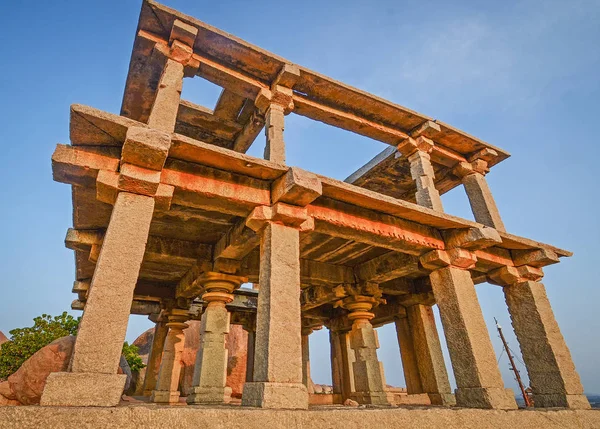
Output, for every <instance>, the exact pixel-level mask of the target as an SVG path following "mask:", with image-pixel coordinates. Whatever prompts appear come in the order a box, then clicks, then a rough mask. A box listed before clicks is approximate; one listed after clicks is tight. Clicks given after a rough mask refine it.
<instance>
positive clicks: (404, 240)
mask: <svg viewBox="0 0 600 429" xmlns="http://www.w3.org/2000/svg"><path fill="white" fill-rule="evenodd" d="M308 212H309V214H310V216H312V217H313V218H314V220H315V231H316V232H320V233H323V234H327V235H331V236H334V237H341V238H346V239H348V240H354V241H358V242H361V243H366V244H370V245H372V246H377V247H383V248H385V249H390V250H395V251H398V252H403V253H409V254H413V255H420V254H421V253H423V252H424V251H425V250H427V249H443V248H444V242H443V240H442V239H441V237H440V235H439V233H438V231H437V230H434V229H433V228H429V227H426V226H424V225H418V224H416V223H412V222H409V221H405V220H401V219H398V218H395V217H391V216H385V215H381V214H380V213H376V212H370V211H369V212H366V211H365V212H362V213H360V215H359V214H354V213H347V212H344V211H342V210H340V209H336V208H334V207H326V206H316V205H309V206H308Z"/></svg>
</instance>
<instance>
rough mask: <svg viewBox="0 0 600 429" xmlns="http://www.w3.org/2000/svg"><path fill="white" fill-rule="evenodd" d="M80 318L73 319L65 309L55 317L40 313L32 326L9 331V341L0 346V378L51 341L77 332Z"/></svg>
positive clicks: (16, 368) (14, 369) (7, 374)
mask: <svg viewBox="0 0 600 429" xmlns="http://www.w3.org/2000/svg"><path fill="white" fill-rule="evenodd" d="M80 319H81V318H79V317H78V318H77V319H75V318H74V317H73V316H71V315H69V314H67V312H66V311H65V312H64V313H63V314H61V315H60V316H55V317H52V316H50V315H48V314H42V315H41V316H39V317H36V318H35V319H33V326H32V327H30V328H17V329H13V330H12V331H10V332H9V333H10V335H11V339H10V341H7V342H5V343H4V344H2V346H0V379H6V378H8V376H9V375H11V374H13V373H14V372H15V371H16V370H18V369H19V368H20V367H21V365H22V364H23V362H25V361H26V360H27V359H29V357H30V356H31V355H33V354H34V353H35V352H37V351H38V350H39V349H41V348H42V347H44V346H46V345H48V344H50V343H51V342H52V341H54V340H56V339H58V338H61V337H65V336H67V335H75V334H77V327H78V326H79V320H80Z"/></svg>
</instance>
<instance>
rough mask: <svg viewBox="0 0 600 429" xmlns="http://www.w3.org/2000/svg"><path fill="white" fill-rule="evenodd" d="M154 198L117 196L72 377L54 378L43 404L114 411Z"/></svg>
mask: <svg viewBox="0 0 600 429" xmlns="http://www.w3.org/2000/svg"><path fill="white" fill-rule="evenodd" d="M153 211H154V199H153V198H152V197H146V196H142V195H135V194H130V193H128V192H121V193H119V195H118V196H117V199H116V202H115V205H114V208H113V211H112V215H111V218H110V222H109V225H108V229H107V231H106V234H105V236H104V241H103V244H102V249H101V250H100V256H99V258H98V263H97V265H96V270H95V271H94V277H93V278H92V283H91V286H90V290H89V296H88V300H87V303H86V306H85V309H84V313H83V317H82V320H81V323H80V325H79V331H78V333H77V339H76V342H75V347H74V349H73V357H72V359H71V372H68V373H67V372H59V373H52V374H50V376H49V377H48V379H47V381H46V387H45V388H44V393H43V395H42V399H41V404H42V405H66V406H115V405H117V404H118V403H119V401H120V400H121V395H122V393H123V388H124V386H125V378H126V376H125V375H123V374H117V370H118V368H119V360H120V358H121V350H122V348H123V341H124V340H125V333H126V331H127V323H128V321H129V312H130V310H131V302H132V300H133V290H134V288H135V285H136V282H137V279H138V274H139V271H140V266H141V264H142V259H143V257H144V251H145V249H146V241H147V239H148V231H149V229H150V221H151V220H152V213H153Z"/></svg>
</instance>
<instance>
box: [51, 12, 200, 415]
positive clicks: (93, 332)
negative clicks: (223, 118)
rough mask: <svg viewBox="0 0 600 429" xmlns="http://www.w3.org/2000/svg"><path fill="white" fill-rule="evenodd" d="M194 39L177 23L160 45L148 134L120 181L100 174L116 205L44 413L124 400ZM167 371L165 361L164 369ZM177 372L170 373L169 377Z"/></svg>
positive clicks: (133, 143)
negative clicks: (138, 303) (150, 242)
mask: <svg viewBox="0 0 600 429" xmlns="http://www.w3.org/2000/svg"><path fill="white" fill-rule="evenodd" d="M196 34H197V29H195V28H193V27H191V26H189V25H187V24H185V23H183V22H181V21H178V20H176V21H175V22H174V23H173V28H172V31H171V38H170V40H171V42H170V46H169V47H166V46H164V47H161V46H159V45H158V44H157V48H156V49H158V50H161V49H162V50H164V51H165V52H163V53H164V55H165V59H166V60H165V67H164V69H163V72H162V75H161V77H160V81H159V85H158V89H157V93H156V99H155V101H154V105H153V106H152V109H151V112H150V116H149V120H148V128H140V127H130V128H129V129H128V130H127V132H126V137H125V141H124V143H123V147H122V151H121V166H120V172H119V173H114V172H111V171H103V170H101V171H99V173H98V177H97V180H96V182H97V183H96V190H97V198H98V199H99V200H101V201H103V202H106V203H109V204H112V205H113V210H112V214H111V217H110V221H109V224H108V228H107V230H106V234H105V236H104V241H103V243H102V247H101V249H100V254H99V256H98V261H97V263H96V268H95V271H94V275H93V277H92V282H91V284H90V289H89V296H88V300H87V302H86V305H85V308H84V312H83V316H82V320H81V323H80V325H79V331H78V334H77V339H76V342H75V347H74V349H73V357H72V359H71V364H70V367H69V372H61V373H53V374H51V375H50V376H49V377H48V380H47V382H46V386H45V388H44V392H43V394H42V398H41V402H40V403H41V404H42V405H67V406H115V405H117V404H118V403H119V401H120V399H121V394H122V392H123V387H124V385H125V379H126V376H125V375H123V374H117V370H118V367H119V360H120V357H121V350H122V347H123V341H124V340H125V334H126V330H127V323H128V320H129V313H130V310H131V302H132V300H133V292H134V289H135V285H136V283H137V280H138V275H139V271H140V267H141V264H142V259H143V256H144V252H145V248H146V241H147V239H148V233H149V230H150V223H151V221H152V216H153V213H154V210H155V209H156V208H161V209H165V208H168V207H169V206H170V197H171V196H172V194H173V187H170V186H167V185H162V184H160V171H161V170H162V168H163V166H164V163H165V161H166V158H167V155H168V151H169V147H170V145H171V139H170V134H171V133H173V131H174V130H175V120H176V116H177V111H178V109H179V102H180V95H181V88H182V82H183V76H184V72H185V70H184V69H185V67H186V64H188V63H189V61H190V59H191V56H192V55H191V54H192V50H193V48H192V47H193V44H194V39H195V37H196ZM169 323H179V322H169ZM182 328H183V327H182V326H181V325H171V327H170V328H169V331H173V332H174V333H176V332H177V331H178V329H182ZM173 335H175V334H171V336H169V334H167V339H166V344H169V347H171V346H173V347H175V344H176V341H175V337H174V336H173ZM164 365H166V363H165V362H164V359H163V362H161V367H162V366H164ZM172 370H174V368H170V369H167V367H166V366H165V371H166V372H169V371H172ZM159 378H160V377H159ZM163 387H164V386H162V385H160V383H159V385H157V388H161V389H162V388H163ZM160 391H161V392H162V391H163V390H160ZM155 392H156V391H155Z"/></svg>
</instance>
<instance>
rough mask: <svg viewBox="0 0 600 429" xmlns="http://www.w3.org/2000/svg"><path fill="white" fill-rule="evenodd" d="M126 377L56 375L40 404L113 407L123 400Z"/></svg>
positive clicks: (92, 374)
mask: <svg viewBox="0 0 600 429" xmlns="http://www.w3.org/2000/svg"><path fill="white" fill-rule="evenodd" d="M126 379H127V376H126V375H125V374H100V373H76V372H53V373H51V374H50V375H49V376H48V378H47V380H46V386H45V387H44V392H43V393H42V398H41V400H40V404H41V405H44V406H69V407H114V406H116V405H117V404H118V403H119V401H120V400H121V395H122V394H123V387H125V381H126Z"/></svg>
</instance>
